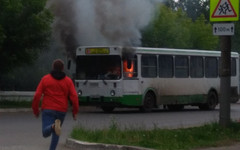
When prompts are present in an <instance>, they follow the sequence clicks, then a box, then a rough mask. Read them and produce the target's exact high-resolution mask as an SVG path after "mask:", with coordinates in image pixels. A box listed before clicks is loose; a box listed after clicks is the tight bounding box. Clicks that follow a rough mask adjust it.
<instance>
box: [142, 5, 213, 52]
mask: <svg viewBox="0 0 240 150" xmlns="http://www.w3.org/2000/svg"><path fill="white" fill-rule="evenodd" d="M142 33H143V34H142V44H143V46H146V47H168V48H188V49H215V48H216V47H217V44H218V38H217V37H214V36H213V35H212V27H211V25H210V24H209V23H206V20H205V18H204V16H203V15H201V16H200V17H199V18H198V19H196V21H192V19H191V18H189V17H188V16H187V15H186V13H185V12H183V11H182V10H181V9H178V10H176V11H173V10H172V9H171V8H169V7H166V6H160V7H159V12H158V13H157V14H156V16H155V18H154V20H153V21H152V22H151V24H150V25H149V26H148V27H147V28H146V29H145V30H143V32H142Z"/></svg>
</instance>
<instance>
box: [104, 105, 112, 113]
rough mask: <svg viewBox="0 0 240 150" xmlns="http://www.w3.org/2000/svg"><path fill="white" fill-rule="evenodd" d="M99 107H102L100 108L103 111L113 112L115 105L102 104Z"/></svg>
mask: <svg viewBox="0 0 240 150" xmlns="http://www.w3.org/2000/svg"><path fill="white" fill-rule="evenodd" d="M101 108H102V110H103V111H104V112H105V113H111V112H113V110H114V108H115V107H112V106H102V107H101Z"/></svg>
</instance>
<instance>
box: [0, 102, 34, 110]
mask: <svg viewBox="0 0 240 150" xmlns="http://www.w3.org/2000/svg"><path fill="white" fill-rule="evenodd" d="M31 105H32V102H31V101H9V100H1V101H0V108H31Z"/></svg>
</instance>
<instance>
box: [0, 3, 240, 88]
mask: <svg viewBox="0 0 240 150" xmlns="http://www.w3.org/2000/svg"><path fill="white" fill-rule="evenodd" d="M45 4H46V0H38V1H33V0H0V90H35V88H36V85H37V83H38V82H39V80H40V79H41V76H42V75H43V74H45V73H46V72H48V70H49V68H47V67H39V66H37V65H36V64H35V60H36V59H37V58H38V57H39V54H40V53H42V52H43V50H44V49H45V50H49V48H47V46H49V45H51V43H49V42H50V39H51V31H52V29H51V24H52V22H53V19H54V18H53V16H52V14H51V12H50V11H49V10H47V9H46V7H45ZM141 32H142V46H145V47H166V48H186V49H208V50H217V49H218V48H219V37H217V36H213V34H212V23H211V22H210V21H209V0H178V1H177V2H175V1H174V0H168V1H166V2H164V4H162V5H159V6H158V9H157V10H156V13H155V15H154V18H153V20H152V21H151V22H150V24H149V25H148V26H147V27H146V28H145V29H144V30H142V31H141ZM239 34H240V23H239V22H235V35H234V36H233V37H232V50H233V51H238V52H240V51H239V49H240V41H239V40H240V35H239ZM48 52H49V51H45V52H44V53H45V54H46V53H48ZM44 61H46V60H40V62H44ZM48 63H49V64H50V63H51V62H48ZM30 65H32V67H29V66H30ZM19 67H21V68H19Z"/></svg>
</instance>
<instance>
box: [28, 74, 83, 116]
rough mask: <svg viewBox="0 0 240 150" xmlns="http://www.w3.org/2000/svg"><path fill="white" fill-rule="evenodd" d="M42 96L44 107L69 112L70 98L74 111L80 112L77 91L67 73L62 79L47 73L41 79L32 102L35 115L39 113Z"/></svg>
mask: <svg viewBox="0 0 240 150" xmlns="http://www.w3.org/2000/svg"><path fill="white" fill-rule="evenodd" d="M42 96H43V99H42V109H51V110H56V111H61V112H67V109H68V100H70V101H71V102H72V106H73V111H72V113H73V114H77V113H78V110H79V102H78V96H77V92H76V90H75V87H74V84H73V82H72V80H71V79H70V78H69V77H68V76H65V74H64V76H63V77H62V78H61V79H56V78H54V77H53V75H52V74H47V75H45V76H44V77H43V78H42V79H41V81H40V83H39V85H38V87H37V90H36V92H35V95H34V98H33V102H32V109H33V113H34V114H35V115H39V103H40V100H41V97H42Z"/></svg>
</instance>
